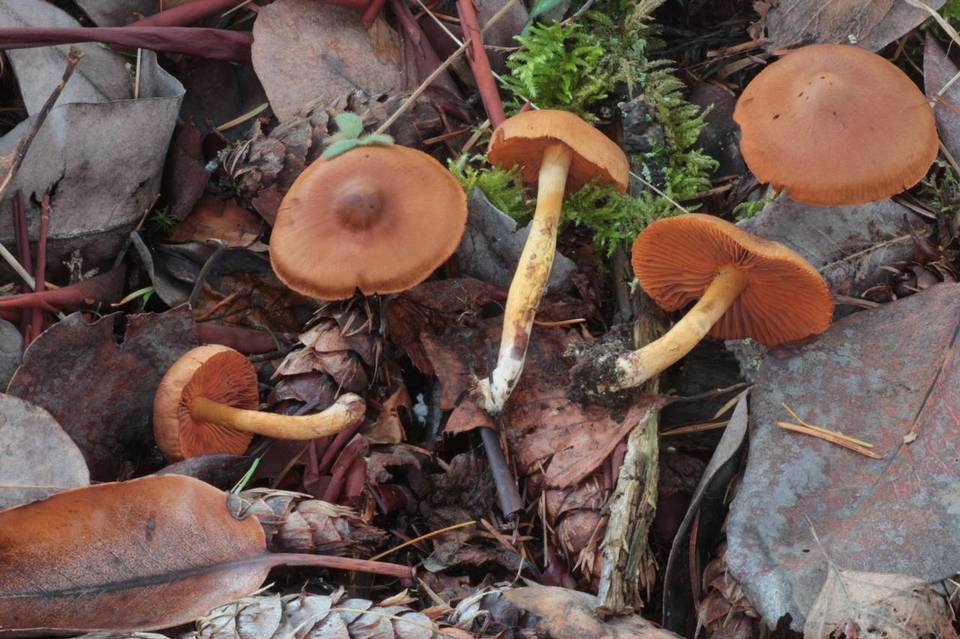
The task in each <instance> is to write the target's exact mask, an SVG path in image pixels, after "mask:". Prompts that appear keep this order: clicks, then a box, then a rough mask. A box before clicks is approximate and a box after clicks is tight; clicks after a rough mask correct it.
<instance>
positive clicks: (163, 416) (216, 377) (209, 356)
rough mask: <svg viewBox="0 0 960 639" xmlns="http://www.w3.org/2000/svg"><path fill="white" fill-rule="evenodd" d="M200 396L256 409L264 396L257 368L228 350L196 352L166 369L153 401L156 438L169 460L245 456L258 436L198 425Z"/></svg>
mask: <svg viewBox="0 0 960 639" xmlns="http://www.w3.org/2000/svg"><path fill="white" fill-rule="evenodd" d="M195 397H205V398H207V399H211V400H213V401H216V402H220V403H222V404H226V405H228V406H233V407H234V408H245V409H250V410H256V409H257V407H258V405H259V403H260V394H259V392H258V389H257V372H256V370H255V369H254V368H253V364H251V363H250V362H249V361H248V360H247V358H246V357H244V356H243V355H242V354H240V353H238V352H237V351H235V350H233V349H232V348H228V347H226V346H220V345H217V344H210V345H207V346H200V347H197V348H194V349H192V350H189V351H187V353H186V354H185V355H183V357H181V358H180V359H178V360H177V361H176V363H174V365H173V366H171V367H170V369H169V370H167V372H166V374H165V375H164V376H163V379H162V380H160V386H159V387H158V388H157V395H156V398H155V399H154V402H153V434H154V437H155V438H156V440H157V446H158V447H159V448H160V450H162V451H163V453H164V455H166V456H167V459H169V460H170V461H179V460H181V459H187V458H189V457H197V456H200V455H206V454H208V453H229V454H233V455H242V454H243V453H244V452H245V451H246V450H247V446H249V445H250V440H251V439H252V438H253V435H251V434H250V433H244V432H241V431H239V430H234V429H233V428H229V427H227V426H221V425H220V424H213V423H210V422H204V421H198V420H195V419H194V418H193V417H192V416H191V414H190V402H191V401H192V400H193V399H194V398H195Z"/></svg>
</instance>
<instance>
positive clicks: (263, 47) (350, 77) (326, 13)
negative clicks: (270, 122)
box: [253, 0, 403, 122]
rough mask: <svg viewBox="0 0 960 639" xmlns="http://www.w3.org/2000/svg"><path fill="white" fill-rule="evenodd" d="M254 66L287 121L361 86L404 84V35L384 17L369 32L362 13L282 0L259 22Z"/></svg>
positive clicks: (309, 0)
mask: <svg viewBox="0 0 960 639" xmlns="http://www.w3.org/2000/svg"><path fill="white" fill-rule="evenodd" d="M253 37H254V43H253V68H254V70H255V71H256V72H257V76H259V78H260V82H262V83H263V88H264V89H265V90H266V92H267V97H268V98H269V100H270V106H271V108H272V109H273V112H274V113H276V115H277V117H278V118H280V121H281V122H286V121H288V120H290V119H291V118H293V117H295V116H296V115H297V114H298V113H300V112H301V111H303V110H304V108H305V107H306V106H307V105H308V104H309V103H311V102H314V101H319V102H320V103H321V104H325V103H327V102H330V101H332V100H334V99H335V98H338V97H340V96H341V95H342V94H345V93H349V92H351V91H354V90H356V89H362V90H364V91H366V92H367V93H370V94H374V93H382V92H388V91H395V90H398V89H401V88H402V85H403V68H402V59H401V49H400V37H399V36H398V35H397V34H396V33H395V32H394V31H393V30H392V29H390V28H389V27H388V26H386V24H385V23H384V22H383V18H379V19H378V20H377V22H376V23H374V28H373V29H371V30H367V29H364V28H363V24H362V23H361V21H360V19H359V15H358V14H357V12H356V11H354V10H351V9H347V8H344V7H338V6H336V5H332V4H327V3H322V2H314V1H313V0H277V1H276V2H273V3H271V4H269V5H267V6H265V7H263V8H262V9H261V10H260V12H259V14H258V15H257V19H256V22H254V25H253Z"/></svg>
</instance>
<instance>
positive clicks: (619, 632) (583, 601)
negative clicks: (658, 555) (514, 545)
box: [503, 586, 679, 639]
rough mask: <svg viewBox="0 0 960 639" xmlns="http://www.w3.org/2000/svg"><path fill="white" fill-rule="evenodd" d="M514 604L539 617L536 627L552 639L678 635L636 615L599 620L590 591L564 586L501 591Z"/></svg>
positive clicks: (647, 638)
mask: <svg viewBox="0 0 960 639" xmlns="http://www.w3.org/2000/svg"><path fill="white" fill-rule="evenodd" d="M503 594H504V596H505V597H506V598H507V599H509V600H510V602H511V603H513V604H514V605H515V606H517V607H518V608H522V609H523V610H526V611H528V612H532V613H533V614H535V615H537V616H539V617H541V621H540V624H538V627H541V628H543V629H544V630H546V631H547V632H548V633H549V636H550V637H553V638H554V639H583V638H584V637H590V639H628V638H630V639H679V635H675V634H673V633H672V632H669V631H667V630H663V629H662V628H657V627H656V626H654V625H653V624H652V623H650V622H649V621H647V620H646V619H644V618H643V617H641V616H639V615H624V616H622V617H613V618H611V619H610V620H608V621H603V620H601V619H600V617H599V616H598V615H597V613H596V605H597V600H596V597H594V596H593V595H590V594H587V593H585V592H578V591H576V590H567V589H566V588H554V587H550V586H527V587H524V588H516V589H511V590H506V591H504V593H503Z"/></svg>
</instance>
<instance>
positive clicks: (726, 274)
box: [599, 265, 747, 393]
mask: <svg viewBox="0 0 960 639" xmlns="http://www.w3.org/2000/svg"><path fill="white" fill-rule="evenodd" d="M746 285H747V276H746V275H745V274H744V273H743V271H741V270H740V269H739V268H737V267H736V266H732V265H731V266H724V267H722V268H721V269H720V270H719V271H717V274H716V275H715V276H714V278H713V281H712V282H711V283H710V286H708V287H707V290H706V291H704V293H703V297H701V298H700V300H699V301H698V302H697V303H696V304H694V306H693V308H691V309H690V311H689V312H688V313H687V314H686V315H684V317H683V319H681V320H680V321H679V322H677V323H676V324H675V325H674V326H673V328H671V329H670V330H669V331H668V332H667V333H666V334H665V335H664V336H663V337H661V338H660V339H658V340H656V341H653V342H650V343H649V344H647V345H646V346H644V347H643V348H641V349H639V350H636V351H633V352H632V353H627V354H626V355H621V356H620V357H618V358H617V360H616V363H615V370H616V372H615V374H614V375H613V377H614V379H615V381H614V382H611V383H608V384H601V386H600V388H599V390H600V392H601V393H603V392H612V391H618V390H623V389H624V388H634V387H636V386H639V385H640V384H643V383H644V382H645V381H647V380H648V379H650V378H651V377H653V376H654V375H658V374H660V373H661V372H663V371H664V370H666V369H667V368H669V367H670V366H672V365H673V364H675V363H676V362H678V361H679V360H680V359H682V358H683V356H684V355H686V354H687V353H689V352H690V351H691V350H693V347H694V346H696V345H697V344H698V343H699V342H700V340H702V339H703V338H704V336H705V335H706V334H707V333H709V332H710V329H711V328H712V327H713V325H714V324H716V323H717V321H719V319H720V318H721V317H723V314H724V313H726V312H727V309H728V308H730V306H731V305H732V304H733V302H734V301H735V300H736V299H737V297H739V296H740V293H742V292H743V289H744V288H745V287H746Z"/></svg>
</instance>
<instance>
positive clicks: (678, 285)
mask: <svg viewBox="0 0 960 639" xmlns="http://www.w3.org/2000/svg"><path fill="white" fill-rule="evenodd" d="M728 265H732V266H736V267H737V268H738V269H739V270H740V271H741V272H742V273H744V274H745V275H746V276H747V285H746V287H745V288H744V290H743V292H741V293H740V295H739V296H738V297H737V299H736V300H735V301H734V302H733V304H732V305H731V306H730V308H729V309H727V312H726V313H725V314H724V315H723V317H721V318H720V320H719V321H718V322H717V323H716V324H714V325H713V328H712V329H710V336H711V337H716V338H719V339H742V338H745V337H752V338H753V339H755V340H757V341H758V342H761V343H763V344H765V345H767V346H774V345H776V344H781V343H784V342H790V341H793V340H797V339H802V338H804V337H808V336H810V335H814V334H817V333H821V332H823V331H824V330H826V328H827V327H828V326H829V325H830V320H831V319H832V317H833V301H832V299H831V297H830V291H829V290H828V289H827V285H826V282H824V280H823V278H822V277H821V276H820V274H819V273H818V272H817V270H816V269H814V268H813V267H812V266H811V265H810V264H809V263H808V262H807V261H806V260H804V259H803V258H802V257H800V256H799V255H797V254H796V253H794V252H793V251H791V250H790V249H789V248H787V247H786V246H784V245H782V244H780V243H778V242H771V241H770V240H764V239H762V238H759V237H756V236H755V235H752V234H750V233H747V232H746V231H744V230H742V229H741V228H739V227H737V226H736V225H734V224H731V223H730V222H727V221H725V220H721V219H720V218H718V217H714V216H712V215H704V214H700V213H689V214H686V215H679V216H677V217H670V218H665V219H662V220H658V221H656V222H654V223H652V224H650V225H649V226H648V227H647V228H646V229H644V230H643V232H642V233H640V235H639V236H637V239H636V241H635V242H634V244H633V270H634V273H636V275H637V279H638V280H639V281H640V286H642V287H643V290H644V291H646V292H647V294H648V295H650V297H651V298H653V300H654V301H655V302H656V303H657V305H658V306H660V307H661V308H663V309H666V310H668V311H676V310H680V309H682V308H684V307H686V306H687V305H688V304H690V303H691V302H695V301H696V300H698V299H700V297H701V296H702V295H703V292H704V291H705V290H706V289H707V287H708V286H710V283H711V282H712V281H713V278H714V276H715V275H716V273H717V271H718V270H719V269H720V268H721V267H723V266H728Z"/></svg>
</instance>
